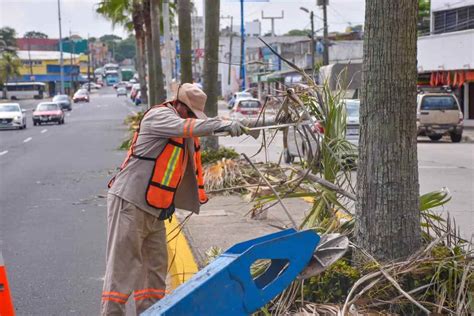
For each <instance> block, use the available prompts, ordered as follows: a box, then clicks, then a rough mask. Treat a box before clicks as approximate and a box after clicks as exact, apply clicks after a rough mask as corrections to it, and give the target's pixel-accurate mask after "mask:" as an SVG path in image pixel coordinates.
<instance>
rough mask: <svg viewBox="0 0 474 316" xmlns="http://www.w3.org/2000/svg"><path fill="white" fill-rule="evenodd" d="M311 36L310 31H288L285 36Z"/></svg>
mask: <svg viewBox="0 0 474 316" xmlns="http://www.w3.org/2000/svg"><path fill="white" fill-rule="evenodd" d="M310 34H311V30H297V29H294V30H290V31H288V33H286V34H285V35H286V36H309V35H310Z"/></svg>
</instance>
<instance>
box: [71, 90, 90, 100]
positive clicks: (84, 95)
mask: <svg viewBox="0 0 474 316" xmlns="http://www.w3.org/2000/svg"><path fill="white" fill-rule="evenodd" d="M72 100H73V101H74V103H77V102H89V101H90V100H89V92H87V90H86V89H79V90H77V91H76V93H74V96H73V97H72Z"/></svg>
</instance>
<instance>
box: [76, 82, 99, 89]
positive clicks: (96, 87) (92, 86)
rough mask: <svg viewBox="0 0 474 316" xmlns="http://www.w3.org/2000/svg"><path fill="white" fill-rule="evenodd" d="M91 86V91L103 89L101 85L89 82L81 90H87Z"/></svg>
mask: <svg viewBox="0 0 474 316" xmlns="http://www.w3.org/2000/svg"><path fill="white" fill-rule="evenodd" d="M89 86H91V90H94V89H100V88H102V86H101V85H100V84H97V83H94V82H88V83H84V84H83V85H82V86H81V88H82V89H86V90H87V88H88V87H89Z"/></svg>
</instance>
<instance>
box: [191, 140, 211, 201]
mask: <svg viewBox="0 0 474 316" xmlns="http://www.w3.org/2000/svg"><path fill="white" fill-rule="evenodd" d="M194 165H195V166H196V181H197V184H198V195H199V202H200V203H201V204H204V203H206V202H207V201H208V200H209V198H208V197H207V195H206V191H205V190H204V174H203V171H202V161H201V145H200V142H199V138H198V137H194Z"/></svg>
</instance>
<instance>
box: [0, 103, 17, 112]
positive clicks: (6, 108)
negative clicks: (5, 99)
mask: <svg viewBox="0 0 474 316" xmlns="http://www.w3.org/2000/svg"><path fill="white" fill-rule="evenodd" d="M0 112H20V107H19V106H18V105H15V104H4V105H0Z"/></svg>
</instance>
